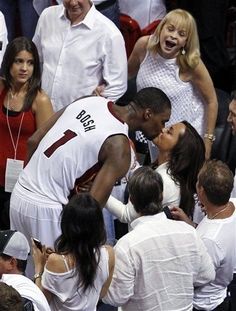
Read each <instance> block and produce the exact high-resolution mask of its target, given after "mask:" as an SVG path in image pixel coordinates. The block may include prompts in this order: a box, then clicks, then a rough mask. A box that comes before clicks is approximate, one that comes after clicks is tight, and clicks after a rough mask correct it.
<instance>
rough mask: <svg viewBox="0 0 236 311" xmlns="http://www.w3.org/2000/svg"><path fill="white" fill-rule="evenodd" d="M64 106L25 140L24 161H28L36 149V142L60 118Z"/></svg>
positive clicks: (37, 142)
mask: <svg viewBox="0 0 236 311" xmlns="http://www.w3.org/2000/svg"><path fill="white" fill-rule="evenodd" d="M64 110H65V108H63V109H61V110H59V111H58V112H56V113H55V114H53V115H52V116H51V118H49V119H48V120H47V121H46V122H45V123H44V124H43V125H42V126H40V128H39V129H38V130H37V131H35V132H34V134H33V135H32V136H31V137H30V138H29V139H28V141H27V160H26V163H28V162H29V160H30V158H31V157H32V155H33V153H34V151H35V150H36V149H37V147H38V144H39V143H40V141H41V140H42V138H43V137H44V136H45V134H46V133H47V132H48V131H49V130H50V128H51V127H52V126H53V125H54V124H55V123H56V121H57V120H58V119H59V118H60V116H61V115H62V113H63V112H64Z"/></svg>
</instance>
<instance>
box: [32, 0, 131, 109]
mask: <svg viewBox="0 0 236 311" xmlns="http://www.w3.org/2000/svg"><path fill="white" fill-rule="evenodd" d="M33 41H34V42H35V44H36V46H37V48H38V51H39V56H40V61H41V63H42V88H43V89H44V90H45V91H46V93H47V94H48V95H49V96H50V98H51V100H52V103H53V107H54V110H55V111H58V110H59V109H61V108H62V107H65V106H67V105H68V104H70V103H71V102H73V101H74V100H76V99H77V98H79V97H81V96H85V95H91V94H92V92H93V91H94V90H95V88H96V87H97V86H98V85H100V84H102V83H104V82H105V84H106V87H105V91H104V92H103V94H102V95H103V96H104V97H107V98H109V99H111V100H113V101H116V100H117V99H118V98H120V97H121V96H122V95H123V94H124V92H125V91H126V88H127V58H126V51H125V45H124V40H123V37H122V35H121V33H120V31H119V30H118V28H117V27H116V26H115V25H114V24H113V23H112V22H111V21H110V20H109V19H108V18H106V17H105V16H104V15H102V14H101V13H100V12H98V11H97V10H96V9H95V7H94V5H92V7H91V9H90V10H89V12H88V13H87V15H86V16H85V18H84V20H83V21H82V22H80V23H78V24H77V25H71V22H70V20H69V19H68V18H67V17H66V14H65V8H64V6H63V5H57V6H52V7H49V8H46V9H45V10H44V11H43V12H42V14H41V16H40V18H39V21H38V25H37V28H36V32H35V35H34V38H33Z"/></svg>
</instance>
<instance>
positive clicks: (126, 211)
mask: <svg viewBox="0 0 236 311" xmlns="http://www.w3.org/2000/svg"><path fill="white" fill-rule="evenodd" d="M105 207H106V209H108V211H109V212H110V213H112V214H113V215H114V216H116V217H117V218H118V219H119V220H120V221H121V222H124V223H131V222H132V221H133V220H134V219H136V218H137V217H138V216H139V215H138V213H137V212H136V211H135V209H134V206H133V204H132V203H131V202H130V201H129V202H128V203H127V204H123V203H122V202H121V201H119V200H117V199H116V198H114V197H113V196H111V195H110V197H109V199H108V201H107V203H106V206H105Z"/></svg>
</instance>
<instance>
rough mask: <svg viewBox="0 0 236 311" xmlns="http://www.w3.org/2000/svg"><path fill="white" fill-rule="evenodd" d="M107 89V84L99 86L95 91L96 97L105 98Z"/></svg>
mask: <svg viewBox="0 0 236 311" xmlns="http://www.w3.org/2000/svg"><path fill="white" fill-rule="evenodd" d="M105 87H106V84H101V85H98V86H97V87H96V89H95V90H94V91H93V95H96V96H103V92H104V90H105Z"/></svg>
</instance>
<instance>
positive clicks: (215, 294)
mask: <svg viewBox="0 0 236 311" xmlns="http://www.w3.org/2000/svg"><path fill="white" fill-rule="evenodd" d="M196 188H197V194H198V197H199V200H200V202H201V203H202V205H203V207H204V210H205V212H206V216H205V217H204V218H203V220H202V221H201V222H200V223H199V224H198V226H197V230H196V231H197V233H198V234H199V236H200V237H201V239H202V240H203V242H204V244H205V246H206V248H207V251H208V253H209V255H210V256H211V258H212V261H213V264H214V268H215V271H216V277H215V279H214V280H213V281H211V282H210V283H209V284H206V285H203V286H199V287H196V288H195V290H194V300H193V305H194V308H193V310H194V311H196V310H205V311H213V310H214V311H228V304H229V301H228V298H227V286H228V285H229V283H230V282H231V280H232V278H233V271H234V267H235V262H236V235H235V232H236V211H235V203H236V200H235V199H231V200H230V201H229V199H230V193H231V191H232V188H233V174H232V172H231V170H230V169H229V168H228V166H227V165H226V164H225V163H223V162H221V161H217V160H211V161H208V162H206V163H205V164H204V166H203V167H202V169H201V170H200V172H199V174H198V182H197V187H196ZM172 215H173V216H174V218H176V219H180V220H185V221H186V222H188V223H189V224H192V225H194V224H193V223H192V221H191V220H190V219H189V218H188V217H187V216H186V215H185V214H184V212H183V210H181V209H179V208H174V209H172ZM233 310H235V308H233V309H232V311H233Z"/></svg>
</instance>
